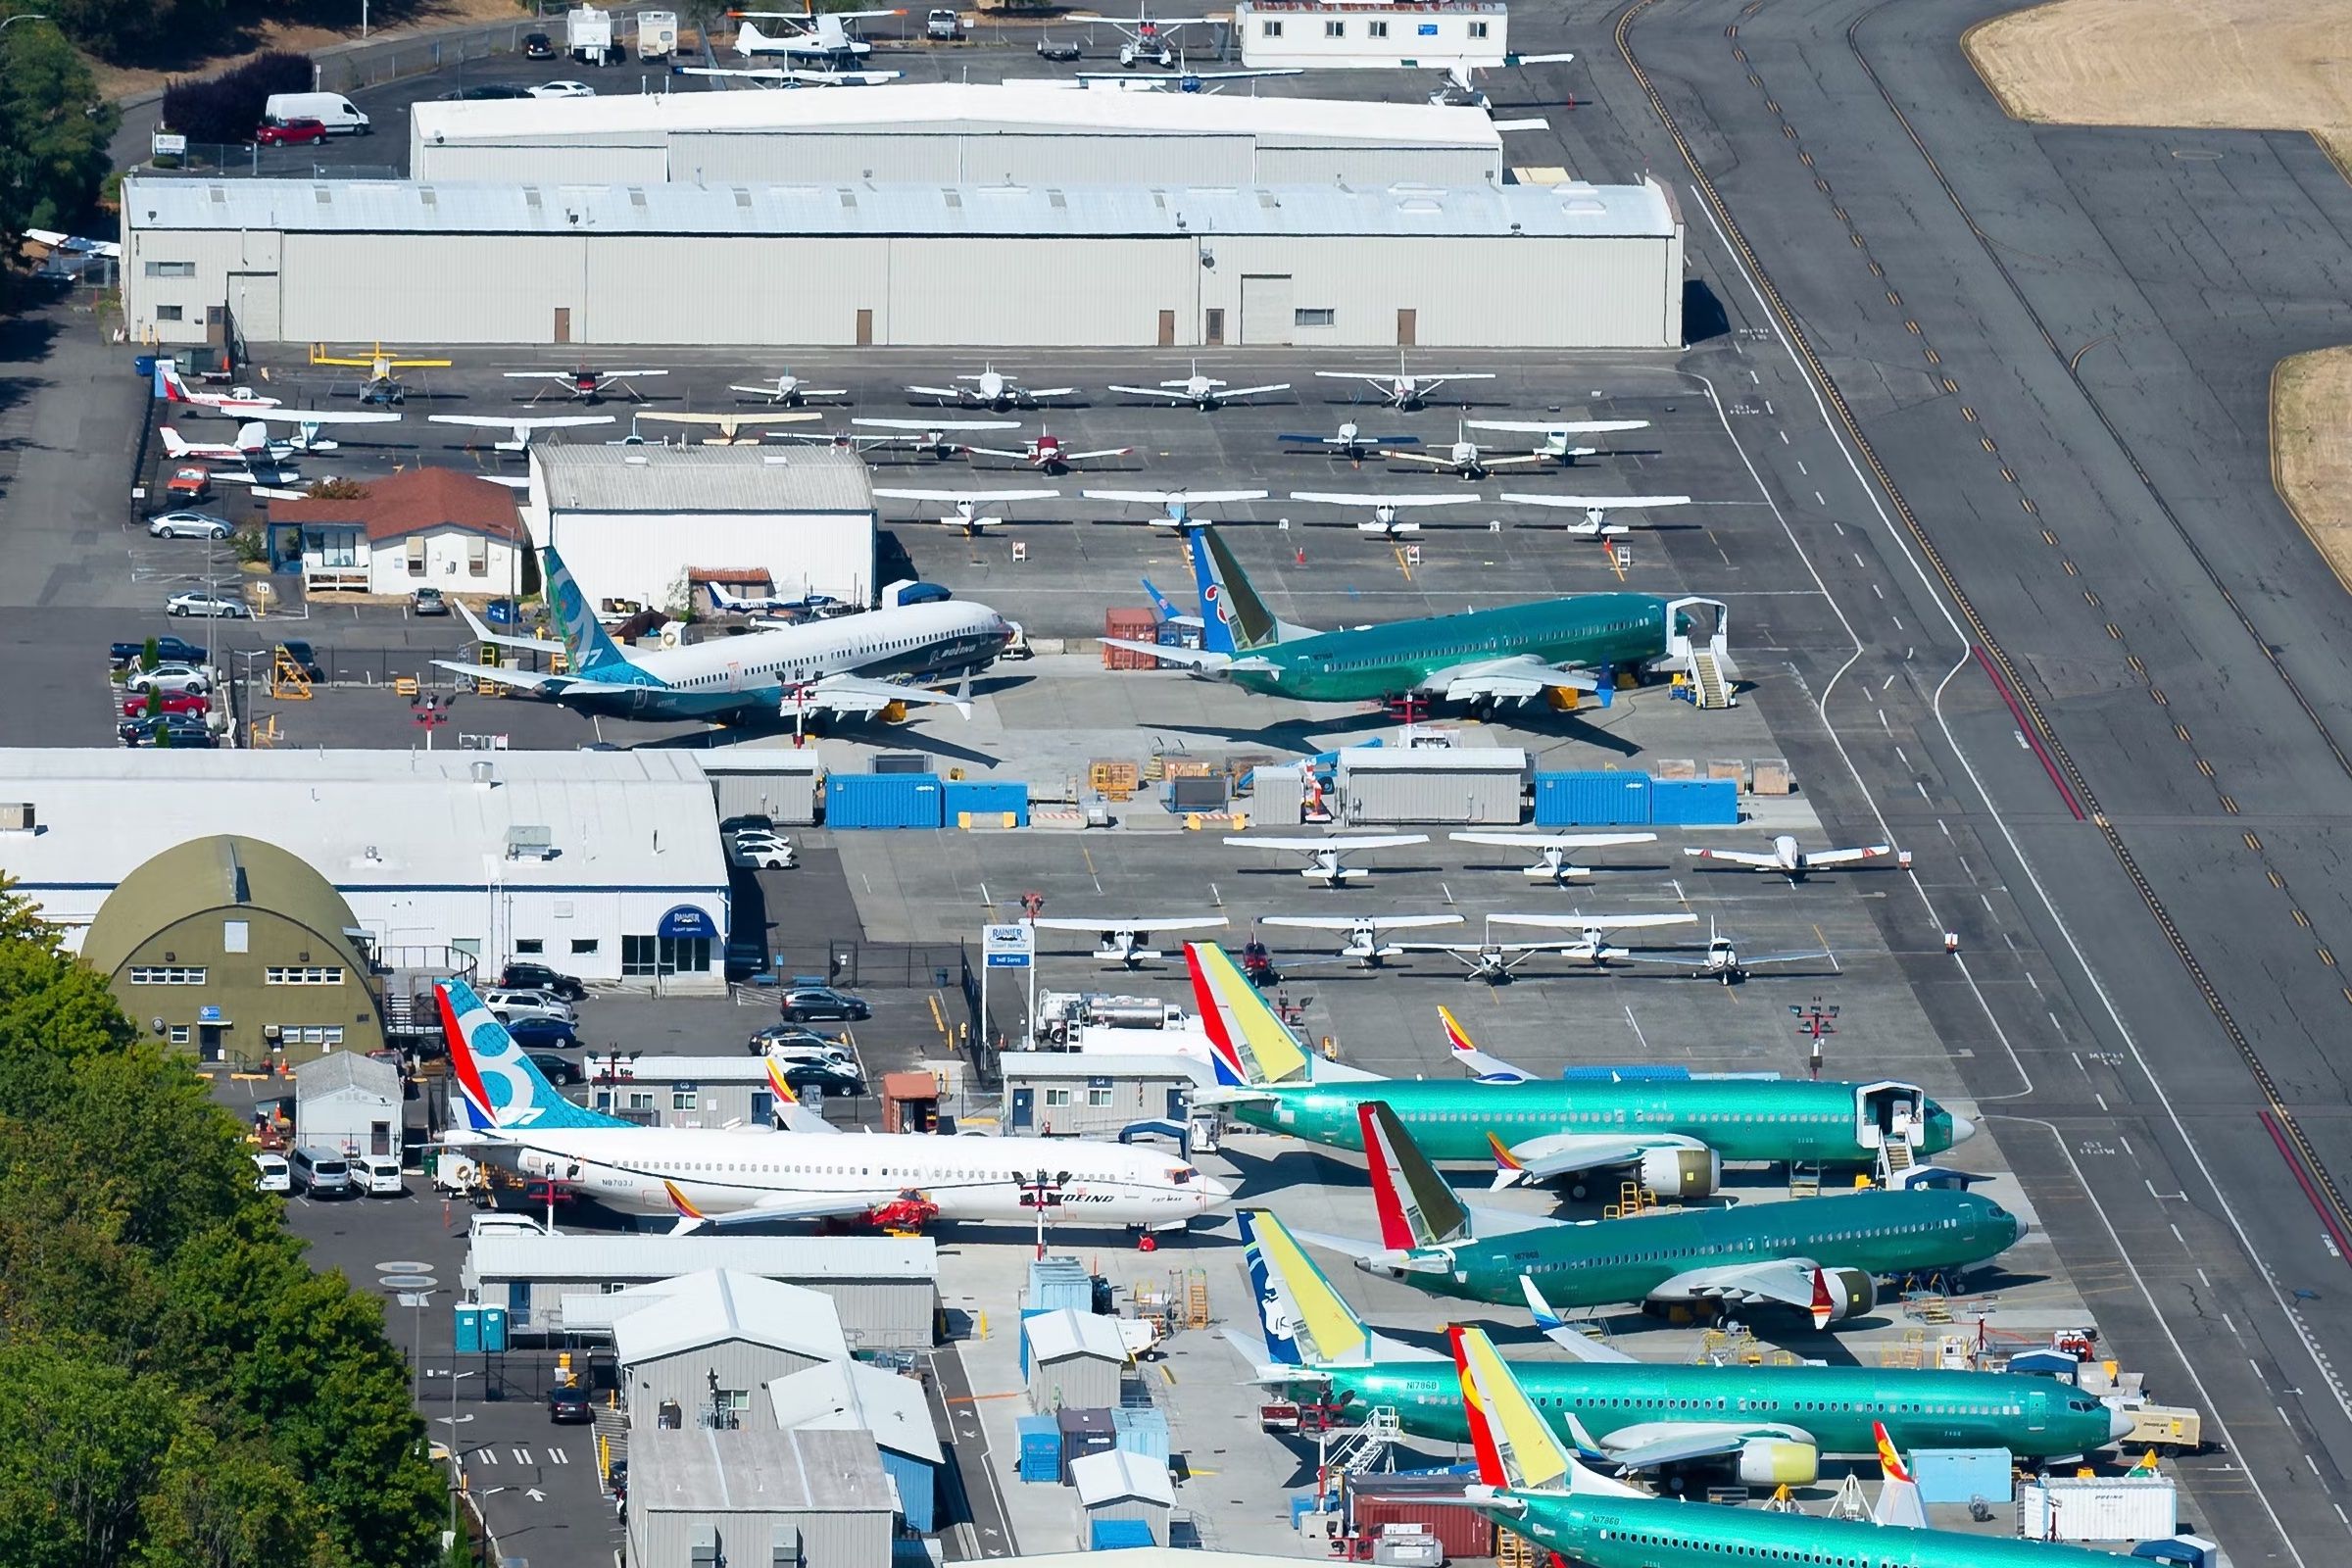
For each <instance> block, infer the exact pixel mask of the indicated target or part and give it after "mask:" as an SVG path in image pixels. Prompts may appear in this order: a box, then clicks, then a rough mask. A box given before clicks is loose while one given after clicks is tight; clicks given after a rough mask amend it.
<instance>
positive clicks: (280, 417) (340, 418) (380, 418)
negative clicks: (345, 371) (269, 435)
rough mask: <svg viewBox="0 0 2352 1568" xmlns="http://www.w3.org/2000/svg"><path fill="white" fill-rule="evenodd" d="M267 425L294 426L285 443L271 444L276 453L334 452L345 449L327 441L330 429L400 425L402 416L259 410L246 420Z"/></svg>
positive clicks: (353, 411)
mask: <svg viewBox="0 0 2352 1568" xmlns="http://www.w3.org/2000/svg"><path fill="white" fill-rule="evenodd" d="M246 417H247V418H249V419H259V420H261V421H263V422H265V423H267V424H290V425H292V426H293V427H294V433H293V434H292V435H290V436H288V437H286V439H285V440H284V442H283V443H280V442H277V441H271V442H270V450H271V451H272V452H273V453H274V452H276V451H277V449H278V448H279V447H280V445H281V444H282V446H283V447H284V448H285V450H286V451H288V452H333V451H335V450H337V449H338V448H340V447H341V446H342V443H341V442H339V441H332V440H329V439H327V438H326V437H325V436H324V435H323V434H322V433H321V432H323V431H324V430H325V429H326V428H327V427H328V426H329V425H337V424H340V425H354V424H398V423H399V422H400V416H399V415H397V414H390V413H377V412H375V411H372V410H365V409H344V410H333V409H255V410H254V411H253V412H252V413H250V414H248V415H247V416H246Z"/></svg>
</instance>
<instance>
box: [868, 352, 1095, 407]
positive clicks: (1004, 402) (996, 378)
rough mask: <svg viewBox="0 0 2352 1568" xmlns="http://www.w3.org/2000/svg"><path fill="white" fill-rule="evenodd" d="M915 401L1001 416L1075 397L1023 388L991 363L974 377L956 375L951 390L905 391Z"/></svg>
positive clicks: (1068, 389) (1067, 390)
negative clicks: (927, 400)
mask: <svg viewBox="0 0 2352 1568" xmlns="http://www.w3.org/2000/svg"><path fill="white" fill-rule="evenodd" d="M907 391H909V392H911V393H913V394H914V395H915V396H916V397H922V398H938V399H939V400H940V401H941V402H943V403H953V404H955V405H956V407H957V408H964V409H974V408H977V409H991V410H994V411H995V412H996V413H998V414H1003V413H1005V412H1006V411H1007V410H1010V409H1034V408H1036V407H1037V401H1038V399H1040V398H1067V397H1075V396H1077V394H1078V389H1077V388H1076V387H1074V386H1023V385H1022V384H1021V383H1020V382H1018V381H1016V380H1014V379H1013V378H1012V377H1011V376H1009V375H1006V374H1005V372H1004V371H1002V370H1000V369H998V368H997V367H996V364H995V362H994V361H991V362H988V363H986V364H984V365H982V366H981V368H980V371H979V373H978V374H977V375H959V376H957V377H956V384H955V385H953V386H910V387H908V388H907Z"/></svg>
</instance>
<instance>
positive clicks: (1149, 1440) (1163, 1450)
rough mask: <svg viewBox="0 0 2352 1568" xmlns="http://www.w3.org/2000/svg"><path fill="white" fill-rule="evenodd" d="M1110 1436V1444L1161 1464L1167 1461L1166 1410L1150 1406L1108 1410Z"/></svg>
mask: <svg viewBox="0 0 2352 1568" xmlns="http://www.w3.org/2000/svg"><path fill="white" fill-rule="evenodd" d="M1110 1436H1111V1444H1112V1446H1116V1447H1120V1448H1124V1449H1126V1450H1127V1451H1128V1452H1129V1453H1134V1454H1140V1455H1142V1456H1143V1457H1144V1458H1147V1459H1150V1460H1152V1461H1153V1462H1154V1463H1157V1464H1159V1465H1161V1466H1163V1467H1164V1466H1165V1465H1166V1464H1167V1462H1168V1412H1167V1411H1165V1410H1160V1409H1154V1408H1152V1407H1151V1406H1141V1407H1137V1408H1128V1407H1126V1406H1121V1407H1120V1408H1118V1409H1116V1410H1113V1411H1111V1412H1110Z"/></svg>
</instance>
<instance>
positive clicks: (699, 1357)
mask: <svg viewBox="0 0 2352 1568" xmlns="http://www.w3.org/2000/svg"><path fill="white" fill-rule="evenodd" d="M849 1358H850V1346H849V1341H848V1340H846V1339H844V1338H843V1337H842V1332H841V1314H840V1313H839V1312H838V1311H836V1310H835V1309H834V1306H833V1303H832V1302H831V1301H829V1300H827V1299H825V1298H824V1297H822V1296H819V1295H818V1294H817V1293H816V1292H814V1291H810V1290H805V1289H803V1288H801V1287H800V1286H796V1285H783V1284H779V1283H778V1282H776V1281H774V1280H766V1279H761V1278H760V1276H758V1275H756V1274H739V1273H736V1272H733V1271H732V1270H729V1269H723V1268H721V1269H705V1270H703V1271H701V1272H699V1273H696V1274H691V1275H687V1276H684V1277H681V1278H679V1279H677V1280H675V1281H672V1282H671V1284H670V1288H669V1289H668V1291H667V1292H666V1293H664V1294H663V1295H662V1297H661V1298H660V1299H650V1300H648V1301H646V1302H645V1304H644V1305H643V1306H642V1307H641V1308H640V1309H638V1310H636V1311H632V1312H627V1313H625V1314H623V1315H622V1316H620V1317H618V1318H615V1319H614V1320H613V1361H614V1363H615V1364H616V1365H617V1366H618V1367H619V1369H620V1381H621V1387H622V1389H623V1390H624V1391H626V1392H625V1395H624V1397H625V1398H626V1400H627V1403H628V1411H629V1424H630V1426H631V1427H632V1428H634V1429H637V1430H643V1429H644V1428H646V1427H651V1426H671V1427H675V1426H681V1425H683V1426H692V1425H693V1424H694V1423H695V1422H696V1421H697V1420H707V1419H712V1418H717V1419H733V1420H741V1419H742V1418H743V1416H744V1413H745V1412H746V1411H748V1410H750V1409H751V1408H752V1396H753V1394H754V1392H755V1391H756V1390H758V1389H760V1388H762V1387H764V1386H765V1385H767V1384H768V1383H771V1382H773V1381H774V1380H776V1379H777V1378H781V1377H788V1376H790V1375H791V1374H792V1373H795V1372H799V1371H802V1370H804V1369H806V1368H809V1367H813V1366H817V1365H820V1364H822V1363H824V1362H827V1361H846V1360H848V1359H849Z"/></svg>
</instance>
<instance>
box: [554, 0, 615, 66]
mask: <svg viewBox="0 0 2352 1568" xmlns="http://www.w3.org/2000/svg"><path fill="white" fill-rule="evenodd" d="M564 52H565V53H566V54H568V55H570V56H571V58H572V59H574V60H577V61H578V62H580V63H581V64H582V65H586V66H606V65H611V64H612V63H613V60H614V58H615V52H614V50H613V13H612V12H610V11H599V10H597V9H596V7H594V6H581V7H579V8H578V9H577V10H573V11H566V12H565V13H564Z"/></svg>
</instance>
